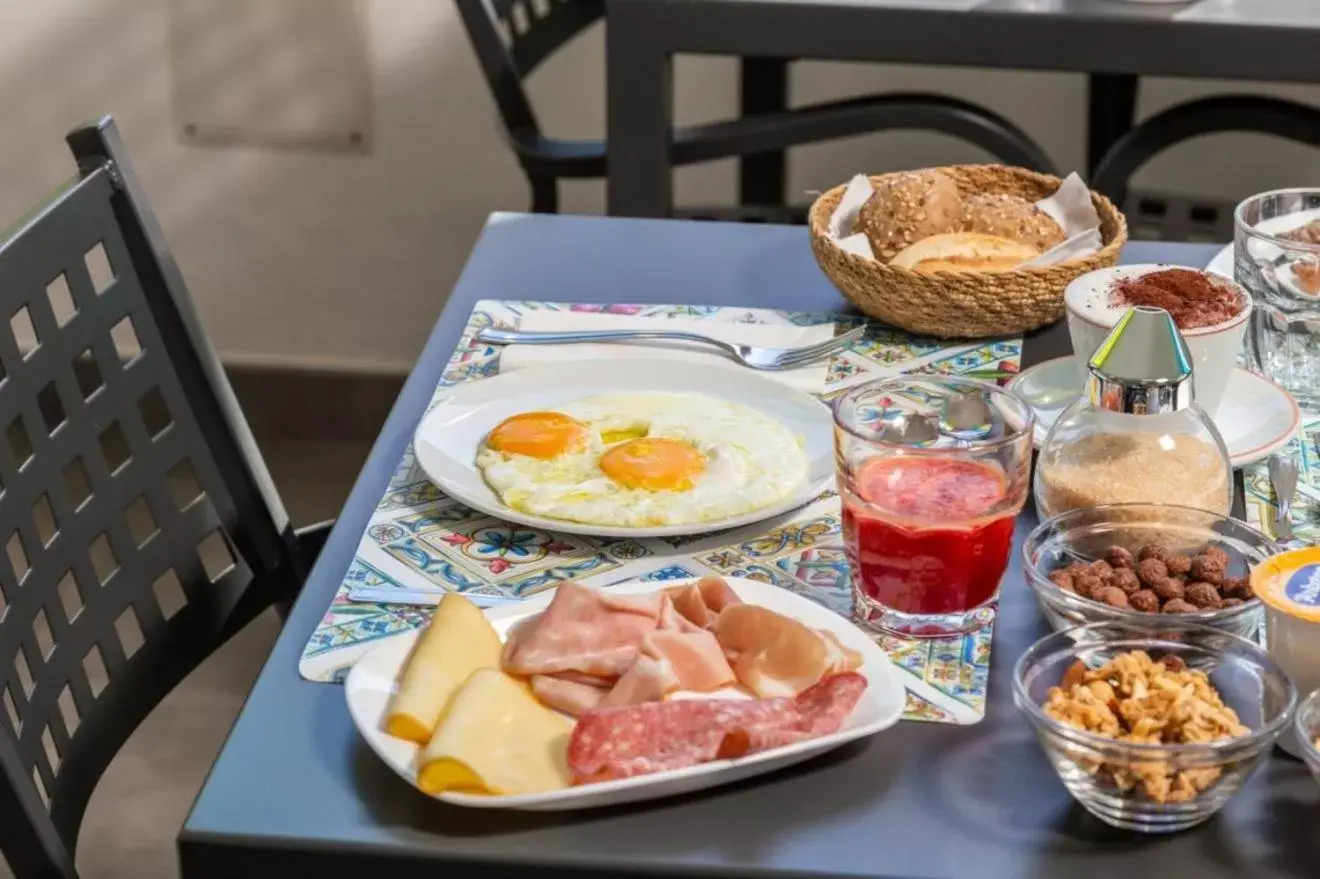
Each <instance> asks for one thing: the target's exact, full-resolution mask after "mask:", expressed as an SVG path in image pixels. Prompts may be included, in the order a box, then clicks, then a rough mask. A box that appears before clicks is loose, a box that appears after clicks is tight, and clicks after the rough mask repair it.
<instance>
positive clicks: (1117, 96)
mask: <svg viewBox="0 0 1320 879" xmlns="http://www.w3.org/2000/svg"><path fill="white" fill-rule="evenodd" d="M1137 84H1138V80H1137V77H1136V76H1133V75H1132V74H1127V73H1093V74H1091V75H1090V76H1088V77H1087V78H1086V103H1087V131H1086V170H1087V172H1088V173H1090V174H1094V173H1095V169H1096V166H1097V165H1099V164H1100V159H1101V158H1102V157H1103V156H1104V154H1105V153H1107V152H1108V151H1109V148H1110V147H1112V146H1113V145H1114V144H1115V143H1117V142H1118V139H1119V138H1120V137H1122V136H1123V135H1125V134H1127V133H1128V132H1129V131H1131V130H1132V124H1133V122H1135V121H1136V112H1137Z"/></svg>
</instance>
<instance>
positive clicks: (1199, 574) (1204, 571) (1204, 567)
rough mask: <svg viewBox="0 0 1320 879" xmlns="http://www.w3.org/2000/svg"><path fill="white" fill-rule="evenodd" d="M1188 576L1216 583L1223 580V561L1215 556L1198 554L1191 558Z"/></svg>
mask: <svg viewBox="0 0 1320 879" xmlns="http://www.w3.org/2000/svg"><path fill="white" fill-rule="evenodd" d="M1189 576H1190V577H1191V578H1192V579H1193V580H1202V581H1204V582H1206V583H1212V584H1216V585H1217V584H1219V583H1222V582H1223V580H1224V562H1223V561H1222V560H1221V559H1220V558H1218V557H1217V556H1212V555H1209V554H1203V555H1198V556H1197V557H1196V558H1194V559H1192V569H1191V571H1190V572H1189Z"/></svg>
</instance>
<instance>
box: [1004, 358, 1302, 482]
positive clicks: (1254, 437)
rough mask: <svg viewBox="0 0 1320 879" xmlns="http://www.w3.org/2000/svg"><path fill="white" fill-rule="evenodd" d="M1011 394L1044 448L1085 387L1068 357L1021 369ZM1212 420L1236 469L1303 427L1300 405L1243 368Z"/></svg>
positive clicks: (1280, 445)
mask: <svg viewBox="0 0 1320 879" xmlns="http://www.w3.org/2000/svg"><path fill="white" fill-rule="evenodd" d="M1009 389H1010V390H1012V391H1013V392H1015V393H1016V394H1018V395H1019V396H1020V397H1022V399H1024V400H1026V401H1027V403H1028V404H1029V405H1030V406H1031V408H1032V411H1034V412H1035V413H1036V434H1035V436H1034V437H1033V438H1032V442H1033V444H1034V445H1035V446H1036V448H1040V446H1041V443H1043V442H1044V441H1045V434H1047V433H1049V429H1050V427H1051V426H1052V425H1053V424H1054V420H1055V419H1056V418H1058V417H1059V413H1061V412H1062V411H1063V410H1064V409H1065V408H1066V407H1067V406H1068V405H1069V404H1070V403H1072V401H1073V400H1076V399H1077V397H1078V396H1079V395H1080V394H1081V392H1082V383H1081V378H1080V376H1079V375H1078V370H1077V365H1076V361H1075V360H1074V358H1073V357H1072V355H1069V356H1067V357H1058V358H1055V359H1054V360H1046V361H1045V362H1044V363H1038V364H1036V365H1035V366H1033V367H1031V368H1030V369H1026V370H1023V371H1022V373H1021V374H1020V375H1018V377H1017V378H1015V379H1013V381H1012V383H1010V384H1009ZM1214 420H1215V426H1216V427H1218V428H1219V432H1220V433H1221V434H1223V437H1224V442H1225V443H1227V444H1228V454H1229V457H1230V458H1232V460H1233V467H1234V468H1235V469H1237V468H1241V467H1245V466H1247V465H1248V464H1253V463H1255V462H1256V461H1259V460H1261V459H1262V458H1265V457H1268V456H1269V455H1271V454H1272V453H1274V452H1277V451H1278V450H1279V449H1281V448H1283V447H1284V446H1285V445H1287V444H1288V441H1289V440H1290V439H1292V438H1293V435H1294V434H1295V433H1297V428H1298V426H1299V425H1300V424H1301V413H1300V412H1299V411H1298V410H1297V401H1296V400H1294V399H1293V398H1292V395H1291V394H1289V393H1288V392H1287V391H1285V390H1284V389H1283V388H1281V387H1279V386H1278V385H1276V384H1275V383H1274V382H1272V381H1270V380H1269V379H1267V378H1264V377H1263V376H1259V375H1256V374H1255V373H1253V372H1247V371H1246V370H1245V369H1242V368H1241V367H1239V368H1237V369H1235V370H1233V374H1232V376H1231V377H1230V378H1229V380H1228V388H1227V389H1226V390H1225V391H1224V399H1223V401H1222V402H1221V403H1220V404H1219V409H1218V410H1216V411H1215V413H1214Z"/></svg>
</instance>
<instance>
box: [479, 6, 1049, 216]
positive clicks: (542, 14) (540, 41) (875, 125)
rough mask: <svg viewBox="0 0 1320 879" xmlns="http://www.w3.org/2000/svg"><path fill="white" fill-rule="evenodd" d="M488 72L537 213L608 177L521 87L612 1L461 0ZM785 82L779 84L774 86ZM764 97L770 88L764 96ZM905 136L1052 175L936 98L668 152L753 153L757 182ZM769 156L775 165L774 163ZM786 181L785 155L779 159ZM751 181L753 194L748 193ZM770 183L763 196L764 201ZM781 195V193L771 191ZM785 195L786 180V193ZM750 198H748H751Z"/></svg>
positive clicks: (801, 115)
mask: <svg viewBox="0 0 1320 879" xmlns="http://www.w3.org/2000/svg"><path fill="white" fill-rule="evenodd" d="M456 2H457V4H458V9H459V13H460V14H461V15H462V18H463V24H464V27H465V28H466V29H467V34H468V38H469V39H470V40H471V42H472V46H473V49H474V50H475V51H476V54H477V60H478V61H479V62H480V65H481V71H482V74H483V75H484V76H485V78H486V82H487V84H488V85H489V86H490V90H491V94H492V96H493V97H494V99H495V104H496V107H497V109H498V111H499V115H500V120H501V122H502V124H503V128H504V135H505V138H506V139H507V140H508V142H509V144H510V146H511V147H512V148H513V151H514V153H515V154H516V155H517V157H518V161H519V164H521V165H522V168H523V171H524V173H525V174H526V175H527V179H528V182H529V183H530V184H531V188H532V210H533V211H536V212H538V213H553V212H554V211H556V210H557V209H558V205H559V197H558V181H559V180H560V179H563V178H577V179H582V178H601V177H604V176H605V168H606V164H605V163H606V144H605V142H604V141H599V140H559V139H555V138H550V137H546V136H545V135H544V134H542V132H541V129H540V126H539V125H538V124H537V121H536V115H535V113H534V112H533V110H532V105H531V102H530V101H529V100H528V97H527V93H526V91H525V90H524V89H523V80H524V79H525V78H526V77H527V76H529V75H530V74H531V73H532V71H533V70H534V69H535V68H536V66H537V65H538V64H540V63H541V62H542V61H544V60H545V59H546V58H548V57H549V56H550V55H551V54H553V53H554V52H555V51H556V50H557V49H559V47H561V46H563V45H564V44H566V43H567V42H569V41H570V40H571V39H573V38H574V37H575V36H577V35H578V34H579V33H581V32H582V31H583V30H585V29H586V28H587V27H588V26H589V25H591V24H592V23H594V22H595V21H596V20H597V19H599V18H600V17H601V16H602V15H603V14H604V9H605V6H604V0H456ZM780 69H782V68H780V67H777V66H776V65H773V64H766V63H764V62H757V61H753V62H751V64H750V65H748V66H745V69H744V76H745V80H744V81H745V86H744V104H746V103H747V100H748V95H747V89H748V88H751V87H752V85H751V83H752V80H749V79H747V78H746V77H748V76H755V75H756V74H757V71H758V70H762V71H763V72H765V73H767V75H771V76H779V75H780V74H777V73H775V72H774V71H775V70H780ZM769 84H770V85H771V86H776V87H777V85H778V81H777V80H776V81H775V82H771V83H769ZM763 91H764V89H763ZM897 129H918V130H928V131H938V132H942V133H944V134H949V135H952V136H954V137H958V138H961V139H963V140H966V141H969V142H971V143H974V144H976V145H977V146H980V147H981V148H982V149H984V150H986V151H987V152H989V153H990V154H991V155H993V156H994V157H996V158H997V159H999V160H1000V161H1003V162H1006V163H1008V164H1011V165H1021V166H1024V167H1027V168H1032V169H1035V170H1038V171H1051V170H1053V163H1052V162H1051V161H1050V159H1049V156H1048V155H1046V153H1045V151H1044V150H1043V149H1042V148H1041V147H1040V146H1039V145H1038V144H1037V143H1036V142H1035V141H1034V140H1032V139H1031V138H1030V137H1029V136H1028V135H1027V134H1026V132H1024V131H1022V129H1020V128H1018V127H1017V126H1016V125H1014V124H1013V123H1012V122H1010V121H1009V120H1007V119H1005V118H1004V117H1002V116H999V115H998V114H996V113H993V112H991V111H990V110H987V109H985V108H983V107H978V106H977V105H975V104H971V103H968V102H966V101H960V100H955V99H953V98H947V97H942V96H938V95H924V94H891V95H879V96H874V97H865V98H854V99H849V100H843V101H833V102H830V103H825V104H816V105H813V106H810V107H802V108H798V109H794V110H774V111H770V112H765V113H756V114H753V115H749V116H745V117H744V118H742V119H736V120H733V121H730V122H717V123H713V124H709V125H699V126H692V127H686V128H676V129H674V132H673V140H672V142H671V145H670V160H671V162H672V164H674V165H676V166H677V165H690V164H695V163H698V162H708V161H713V160H715V159H725V158H730V157H736V156H751V157H753V158H752V164H751V165H750V166H749V168H748V170H749V172H750V173H752V174H753V175H756V174H760V175H763V176H764V175H765V174H773V173H776V167H777V166H776V160H775V158H774V157H775V155H776V154H779V153H782V151H783V150H784V149H786V148H788V147H793V146H801V145H803V144H808V143H818V142H821V141H827V140H834V139H837V138H843V137H850V136H853V135H857V134H866V133H868V132H876V131H888V130H897ZM767 157H768V158H767ZM778 167H779V169H780V170H779V171H778V172H777V173H779V174H780V175H781V177H782V156H781V159H780V160H779V162H778ZM746 180H747V176H746V175H744V184H743V187H744V190H745V193H744V194H745V195H746V194H747V193H746V190H747V189H748V184H747V182H746ZM765 191H766V190H765V188H764V186H763V187H762V189H761V191H759V192H758V193H757V194H756V196H755V197H756V198H758V199H759V198H764V192H765ZM769 191H770V192H771V193H772V194H778V193H776V191H775V190H773V189H770V190H769ZM778 192H779V193H782V183H781V185H780V187H779V191H778ZM745 200H746V199H745ZM687 213H689V214H691V213H695V214H696V215H698V216H701V217H703V218H712V219H715V218H718V219H762V220H778V221H787V220H793V221H796V222H802V221H804V218H805V214H806V210H805V208H791V207H787V206H785V205H755V204H754V205H744V206H743V207H740V208H719V209H699V210H697V211H695V212H687Z"/></svg>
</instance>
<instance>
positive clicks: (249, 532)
mask: <svg viewBox="0 0 1320 879" xmlns="http://www.w3.org/2000/svg"><path fill="white" fill-rule="evenodd" d="M117 143H118V136H117V133H116V132H115V131H114V127H113V123H111V122H109V120H105V121H103V122H101V123H100V124H99V125H97V126H92V127H89V128H86V129H80V130H79V131H78V132H75V133H74V134H72V135H71V136H70V144H71V145H72V146H73V147H74V150H75V154H76V155H78V157H79V159H80V161H81V162H82V164H83V166H84V167H83V172H82V174H81V175H80V177H79V178H78V179H77V180H75V181H74V182H72V183H71V184H70V185H69V186H68V187H67V188H66V189H64V190H63V191H62V192H60V193H59V194H58V195H57V196H55V198H54V199H53V200H52V201H51V202H50V203H48V204H47V205H46V206H45V207H44V208H43V209H42V210H41V211H40V212H39V213H37V214H35V215H34V216H32V217H31V218H29V219H28V220H27V221H26V222H25V223H24V224H23V225H21V226H20V227H18V228H17V230H16V231H13V232H12V234H11V235H9V236H8V237H7V238H4V239H0V308H2V309H3V316H4V317H6V318H8V323H9V325H8V326H5V325H4V324H3V323H0V371H2V373H3V375H2V376H0V434H2V437H0V544H3V547H4V550H3V553H0V702H2V703H3V706H2V707H0V774H3V785H0V810H2V811H3V814H5V815H6V820H5V821H4V822H0V847H3V849H4V852H5V855H6V857H7V859H8V860H9V862H10V865H11V868H12V869H13V870H14V872H15V874H16V875H17V876H18V877H19V879H24V877H25V876H66V877H73V876H75V875H76V872H75V870H74V867H73V850H74V847H75V844H76V839H77V834H78V826H79V824H80V823H81V821H82V816H83V813H84V811H85V809H86V805H87V801H88V799H89V797H90V796H91V793H92V791H93V789H94V788H95V786H96V783H97V781H98V780H99V778H100V776H101V773H102V772H103V771H104V769H105V767H106V765H108V763H109V762H110V760H111V759H112V758H113V756H114V754H115V753H116V752H117V751H118V750H119V748H120V746H121V745H122V744H123V742H124V740H125V739H126V738H127V737H128V735H129V734H130V733H131V732H132V731H133V729H134V728H136V726H137V725H138V724H139V723H140V722H141V720H142V719H143V718H144V717H145V716H146V715H147V713H149V712H150V711H151V709H152V708H153V707H154V706H155V705H156V704H158V703H159V701H160V700H161V699H162V698H163V697H164V696H165V694H167V693H168V692H169V690H170V689H171V688H172V687H173V686H174V685H175V684H176V683H177V682H178V681H179V680H181V679H182V678H183V677H184V676H185V675H186V674H187V673H188V672H189V671H190V670H191V669H193V668H194V667H196V665H197V664H198V663H199V662H200V661H201V660H202V659H203V658H205V656H206V655H207V654H208V653H209V652H210V651H211V650H212V649H214V647H215V646H216V644H217V643H218V642H219V640H221V639H223V638H224V637H226V636H227V635H228V634H230V633H231V631H230V630H231V629H232V627H233V626H234V625H235V624H237V623H238V622H239V619H240V616H241V611H242V610H245V609H246V608H248V606H249V604H250V603H252V602H253V601H254V596H257V594H258V592H259V591H260V590H263V589H267V588H270V587H271V584H272V583H273V582H274V577H275V575H276V574H290V573H291V572H292V569H293V568H294V567H296V560H295V559H294V558H293V556H292V551H291V549H290V546H291V535H290V534H289V533H288V527H287V521H286V520H285V519H284V517H283V514H282V511H281V510H279V509H278V507H273V506H271V505H270V503H268V501H269V498H270V497H271V494H270V492H269V487H268V486H266V485H264V484H263V480H265V479H266V476H265V473H264V469H263V468H262V467H261V465H260V463H259V461H254V460H253V459H252V458H251V457H250V451H249V450H248V449H247V447H246V446H247V443H246V442H245V440H246V438H245V437H244V436H242V434H241V431H240V432H239V433H235V431H233V430H230V429H229V428H230V427H232V426H233V424H234V421H233V418H234V417H235V413H234V412H233V411H229V410H227V408H226V395H227V394H228V387H227V385H225V386H223V387H221V386H218V385H217V384H216V383H215V381H214V374H215V373H217V372H218V365H215V364H211V363H210V362H209V361H210V360H213V357H214V355H212V354H211V353H210V351H209V348H207V347H206V346H205V345H204V344H202V345H201V346H200V350H199V345H198V344H197V342H198V339H199V338H204V337H200V336H199V335H198V334H200V328H199V327H197V325H196V323H195V315H193V313H192V312H191V306H190V305H189V304H188V302H187V299H186V292H184V291H182V290H181V289H179V287H178V285H177V284H171V283H170V280H171V278H170V276H171V273H175V272H176V270H175V269H174V268H173V265H172V262H171V261H170V260H169V255H168V251H167V250H165V249H164V244H163V241H160V240H158V238H157V237H156V235H155V231H156V230H155V229H154V218H152V217H151V216H150V214H149V213H147V209H146V207H145V204H144V203H142V201H141V200H140V199H136V198H134V196H133V191H132V190H133V188H134V187H135V186H136V181H135V178H132V177H131V173H132V171H131V168H130V167H128V165H127V163H126V160H125V159H124V158H123V157H122V156H116V154H115V152H116V151H115V147H116V145H117ZM80 147H81V148H82V151H83V152H84V153H85V152H86V151H87V150H88V149H94V150H95V151H96V152H95V154H92V155H87V154H80ZM212 366H214V372H212V371H211V367H212ZM272 597H273V596H271V595H261V596H260V599H261V601H262V602H263V603H264V604H269V603H270V600H272ZM11 816H12V818H13V820H11Z"/></svg>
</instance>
